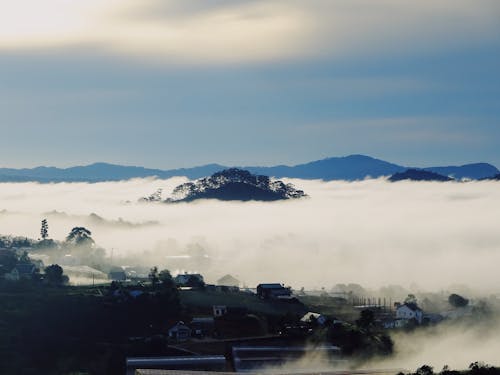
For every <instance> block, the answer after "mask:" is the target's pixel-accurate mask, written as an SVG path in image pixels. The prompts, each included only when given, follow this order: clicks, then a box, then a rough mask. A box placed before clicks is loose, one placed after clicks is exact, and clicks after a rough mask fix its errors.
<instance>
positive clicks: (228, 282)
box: [217, 274, 240, 287]
mask: <svg viewBox="0 0 500 375" xmlns="http://www.w3.org/2000/svg"><path fill="white" fill-rule="evenodd" d="M217 285H223V286H236V287H239V286H240V281H239V280H238V279H236V278H234V277H233V276H231V275H229V274H228V275H225V276H222V277H221V278H220V279H219V280H217Z"/></svg>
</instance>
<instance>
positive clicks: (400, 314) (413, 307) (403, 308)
mask: <svg viewBox="0 0 500 375" xmlns="http://www.w3.org/2000/svg"><path fill="white" fill-rule="evenodd" d="M423 316H424V313H423V311H422V309H421V308H420V307H418V306H417V304H415V303H404V304H402V305H399V306H398V307H397V308H396V319H404V320H412V319H415V320H416V321H417V322H418V324H422V319H423Z"/></svg>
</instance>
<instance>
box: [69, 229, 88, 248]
mask: <svg viewBox="0 0 500 375" xmlns="http://www.w3.org/2000/svg"><path fill="white" fill-rule="evenodd" d="M91 235H92V232H91V231H90V230H88V229H87V228H84V227H74V228H73V229H71V232H69V234H68V236H67V237H66V242H67V243H68V244H71V245H75V246H85V245H86V246H90V247H92V246H94V244H95V242H94V240H93V239H92V237H91Z"/></svg>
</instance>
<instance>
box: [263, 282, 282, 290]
mask: <svg viewBox="0 0 500 375" xmlns="http://www.w3.org/2000/svg"><path fill="white" fill-rule="evenodd" d="M257 288H262V289H284V288H285V287H284V286H283V285H281V284H278V283H270V284H259V285H257Z"/></svg>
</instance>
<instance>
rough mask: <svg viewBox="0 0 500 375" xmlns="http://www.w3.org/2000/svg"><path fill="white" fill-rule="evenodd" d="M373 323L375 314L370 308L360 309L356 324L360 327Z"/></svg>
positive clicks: (369, 325)
mask: <svg viewBox="0 0 500 375" xmlns="http://www.w3.org/2000/svg"><path fill="white" fill-rule="evenodd" d="M374 323H375V314H374V313H373V311H372V310H368V309H365V310H362V311H361V313H360V317H359V319H358V320H356V325H357V326H358V327H360V328H365V329H367V328H370V327H371V326H372V325H373V324H374Z"/></svg>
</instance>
